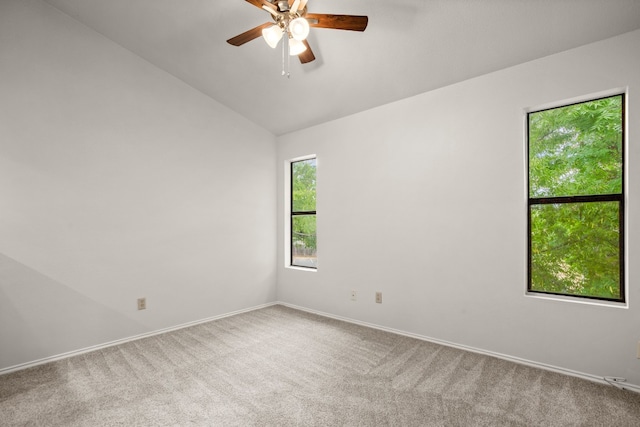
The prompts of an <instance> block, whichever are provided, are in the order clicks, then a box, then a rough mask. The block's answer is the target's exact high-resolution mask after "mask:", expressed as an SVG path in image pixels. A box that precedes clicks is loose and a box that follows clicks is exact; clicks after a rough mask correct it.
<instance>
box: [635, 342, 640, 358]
mask: <svg viewBox="0 0 640 427" xmlns="http://www.w3.org/2000/svg"><path fill="white" fill-rule="evenodd" d="M636 357H637V358H638V359H640V341H638V354H637V355H636Z"/></svg>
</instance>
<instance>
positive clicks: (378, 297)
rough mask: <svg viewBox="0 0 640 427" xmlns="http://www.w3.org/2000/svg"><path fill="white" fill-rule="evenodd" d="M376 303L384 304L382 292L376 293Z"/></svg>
mask: <svg viewBox="0 0 640 427" xmlns="http://www.w3.org/2000/svg"><path fill="white" fill-rule="evenodd" d="M376 303H378V304H382V292H376Z"/></svg>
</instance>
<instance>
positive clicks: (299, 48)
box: [289, 39, 307, 56]
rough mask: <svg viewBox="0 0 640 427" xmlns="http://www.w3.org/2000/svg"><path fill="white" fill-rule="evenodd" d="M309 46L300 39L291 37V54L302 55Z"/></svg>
mask: <svg viewBox="0 0 640 427" xmlns="http://www.w3.org/2000/svg"><path fill="white" fill-rule="evenodd" d="M305 50H307V47H306V46H305V45H304V43H302V42H301V41H300V40H296V39H289V55H291V56H294V55H300V54H301V53H302V52H304V51H305Z"/></svg>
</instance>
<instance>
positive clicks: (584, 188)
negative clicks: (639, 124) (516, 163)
mask: <svg viewBox="0 0 640 427" xmlns="http://www.w3.org/2000/svg"><path fill="white" fill-rule="evenodd" d="M624 118H625V117H624V95H616V96H611V97H607V98H600V99H595V100H591V101H587V102H581V103H577V104H571V105H566V106H563V107H558V108H551V109H547V110H543V111H536V112H531V113H529V114H528V126H527V127H528V129H527V134H528V138H527V139H528V144H527V145H528V169H529V209H528V219H529V227H528V228H529V230H528V231H529V251H528V252H529V269H528V270H529V271H528V276H529V283H528V291H529V292H533V293H544V294H556V295H566V296H573V297H583V298H592V299H599V300H607V301H618V302H624V301H625V294H624V288H625V287H624V283H625V280H624V248H625V244H624V210H625V209H624V182H623V178H624V157H625V156H624Z"/></svg>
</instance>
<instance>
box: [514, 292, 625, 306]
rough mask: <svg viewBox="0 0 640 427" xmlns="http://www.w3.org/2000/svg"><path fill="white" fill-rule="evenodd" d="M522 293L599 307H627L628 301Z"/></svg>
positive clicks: (537, 297)
mask: <svg viewBox="0 0 640 427" xmlns="http://www.w3.org/2000/svg"><path fill="white" fill-rule="evenodd" d="M524 295H525V297H529V298H535V299H543V300H551V301H561V302H570V303H575V304H585V305H595V306H599V307H611V308H629V303H628V301H627V302H615V301H601V300H592V299H587V298H579V297H570V296H564V295H552V294H539V293H537V292H525V294H524Z"/></svg>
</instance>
